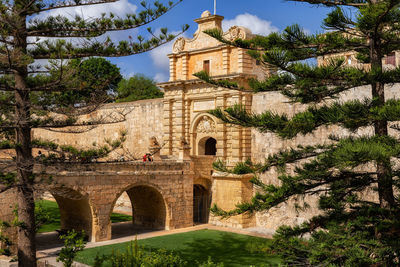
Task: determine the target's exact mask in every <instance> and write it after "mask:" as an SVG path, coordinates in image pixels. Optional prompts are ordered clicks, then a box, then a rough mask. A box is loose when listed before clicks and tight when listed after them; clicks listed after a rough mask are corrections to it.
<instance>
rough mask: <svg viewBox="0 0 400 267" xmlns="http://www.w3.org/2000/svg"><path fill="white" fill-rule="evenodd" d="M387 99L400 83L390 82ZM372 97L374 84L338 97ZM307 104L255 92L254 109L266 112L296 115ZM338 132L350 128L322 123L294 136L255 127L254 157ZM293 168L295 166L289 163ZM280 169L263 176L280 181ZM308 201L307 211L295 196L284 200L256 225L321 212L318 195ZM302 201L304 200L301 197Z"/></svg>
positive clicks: (373, 197) (288, 221) (370, 194)
mask: <svg viewBox="0 0 400 267" xmlns="http://www.w3.org/2000/svg"><path fill="white" fill-rule="evenodd" d="M385 89H386V91H385V93H386V99H390V98H400V85H399V84H396V85H394V86H388V87H386V88H385ZM367 97H368V98H371V89H370V87H358V88H354V89H352V90H349V91H348V92H346V93H343V94H342V95H341V96H340V98H339V99H338V101H346V100H351V99H364V98H367ZM306 108H307V105H301V104H297V103H296V104H292V103H288V99H287V98H286V97H284V96H283V95H281V94H280V93H278V92H263V93H258V94H255V95H254V96H253V105H252V111H253V112H254V113H262V112H263V111H266V110H271V111H274V112H276V113H278V114H282V113H285V114H287V115H288V116H289V117H291V116H293V115H294V114H296V113H297V112H301V111H304V110H305V109H306ZM372 130H373V129H372V128H371V127H365V128H363V129H360V130H358V131H357V132H356V133H354V134H356V135H366V134H372V133H373V131H372ZM389 133H390V134H391V135H396V134H398V133H396V131H395V130H393V129H389ZM331 134H334V135H338V136H346V135H348V134H349V132H348V131H347V130H345V129H343V128H341V127H338V126H329V127H325V126H323V127H319V128H318V129H317V130H315V131H314V132H313V133H310V134H307V135H298V136H297V137H296V138H294V139H288V140H285V139H281V138H280V137H278V136H277V135H276V134H273V133H260V132H259V131H257V130H255V129H253V130H252V148H251V149H252V159H253V161H255V162H263V161H264V159H265V158H266V157H268V156H269V155H272V154H274V153H276V152H278V151H279V150H282V149H288V148H290V147H292V148H295V147H297V146H298V145H303V146H305V145H316V144H323V143H328V142H330V140H329V139H328V136H329V135H331ZM290 169H293V166H289V171H290ZM277 177H278V171H277V169H276V168H272V169H271V170H269V171H268V172H266V173H264V174H263V175H262V176H261V178H262V180H263V181H264V182H266V183H272V184H279V180H278V179H277ZM374 194H375V193H374V192H372V191H369V192H368V194H367V193H366V195H368V196H366V197H367V198H368V199H371V200H376V194H375V195H374ZM305 201H306V202H307V203H308V204H310V208H308V209H306V210H305V211H296V208H295V203H296V200H295V199H291V200H289V201H288V203H287V204H282V205H280V206H278V207H276V208H273V209H271V210H270V211H268V212H260V213H258V214H257V215H256V225H257V226H258V227H263V228H267V229H270V230H276V229H277V228H278V227H279V226H280V225H295V224H299V223H302V222H304V221H305V220H307V219H309V218H310V217H312V216H314V215H316V214H318V209H317V205H316V198H315V197H307V198H306V199H305ZM300 203H302V201H301V200H300Z"/></svg>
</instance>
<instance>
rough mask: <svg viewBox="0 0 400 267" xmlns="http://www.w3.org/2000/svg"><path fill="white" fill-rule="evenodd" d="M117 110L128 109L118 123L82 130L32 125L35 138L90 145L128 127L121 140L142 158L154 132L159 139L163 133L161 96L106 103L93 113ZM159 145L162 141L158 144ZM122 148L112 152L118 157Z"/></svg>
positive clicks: (116, 113) (108, 113)
mask: <svg viewBox="0 0 400 267" xmlns="http://www.w3.org/2000/svg"><path fill="white" fill-rule="evenodd" d="M119 112H122V113H127V115H126V120H125V121H123V122H119V123H111V124H103V125H99V126H98V127H96V128H94V129H92V130H90V131H87V132H84V133H79V134H76V133H59V132H54V131H49V130H44V129H35V130H34V133H33V136H34V138H40V139H45V140H49V141H54V142H56V143H58V144H60V145H73V146H75V147H79V148H90V147H93V144H94V143H95V144H97V145H101V144H104V143H105V141H104V140H105V139H106V138H108V139H111V140H115V139H117V138H118V137H119V132H120V131H121V130H126V131H127V136H126V141H125V144H124V149H125V150H126V152H125V153H124V154H125V155H127V154H131V155H133V156H134V157H136V158H141V156H143V154H144V153H146V152H149V151H148V147H149V138H150V137H152V136H155V137H156V138H157V140H158V141H159V142H160V144H161V143H162V135H163V99H162V98H159V99H149V100H140V101H135V102H129V103H112V104H106V105H104V106H103V107H101V108H100V109H98V110H97V111H95V112H94V113H93V114H91V117H92V118H95V117H96V116H104V117H105V118H107V117H110V116H114V117H119V116H120V115H119ZM161 145H162V144H161ZM121 154H122V151H121V150H119V151H116V152H115V153H113V154H112V155H111V157H113V158H118V157H120V155H121Z"/></svg>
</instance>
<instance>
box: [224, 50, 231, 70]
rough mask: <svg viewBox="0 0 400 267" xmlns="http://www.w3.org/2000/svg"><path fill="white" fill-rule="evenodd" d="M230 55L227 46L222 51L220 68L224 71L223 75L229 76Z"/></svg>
mask: <svg viewBox="0 0 400 267" xmlns="http://www.w3.org/2000/svg"><path fill="white" fill-rule="evenodd" d="M230 53H231V48H230V47H229V46H227V47H224V48H223V49H222V68H223V70H224V74H229V72H230V65H231V62H230Z"/></svg>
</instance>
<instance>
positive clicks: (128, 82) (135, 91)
mask: <svg viewBox="0 0 400 267" xmlns="http://www.w3.org/2000/svg"><path fill="white" fill-rule="evenodd" d="M116 91H117V97H116V102H130V101H137V100H143V99H152V98H160V97H163V96H164V93H163V92H162V91H161V90H160V89H159V88H158V87H157V85H156V83H155V81H153V80H152V79H150V78H148V77H146V76H144V75H142V74H135V75H134V76H133V77H130V78H129V79H123V80H122V81H121V82H120V83H119V84H118V87H117V90H116Z"/></svg>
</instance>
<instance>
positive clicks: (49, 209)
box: [35, 187, 92, 249]
mask: <svg viewBox="0 0 400 267" xmlns="http://www.w3.org/2000/svg"><path fill="white" fill-rule="evenodd" d="M35 206H36V208H35V212H36V216H37V218H38V219H37V222H39V225H38V227H39V228H38V236H37V246H38V247H39V248H40V249H44V248H47V247H49V246H54V244H55V243H58V242H60V241H59V239H58V236H59V235H60V234H65V233H67V232H68V231H70V230H72V229H74V230H76V231H79V232H80V231H82V230H83V231H85V235H86V237H87V239H88V240H90V239H91V235H92V210H91V207H90V204H89V199H88V197H87V196H84V195H82V194H81V193H79V192H77V191H75V190H73V189H69V188H63V187H62V188H56V189H52V190H51V192H49V191H45V192H42V193H41V194H40V195H37V197H36V199H35ZM47 232H53V234H45V235H42V233H47ZM57 232H58V233H57Z"/></svg>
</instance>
